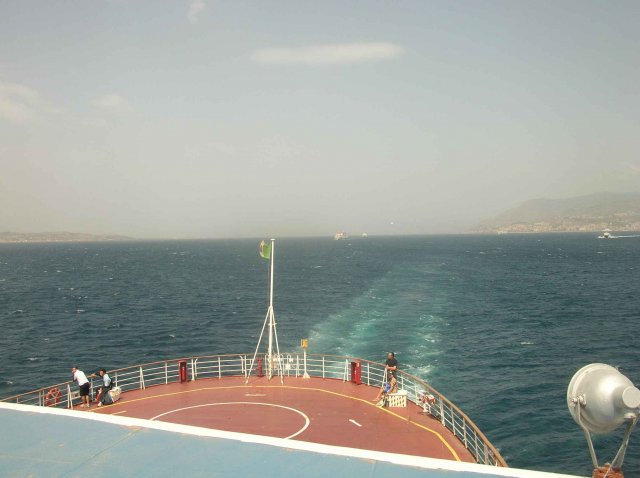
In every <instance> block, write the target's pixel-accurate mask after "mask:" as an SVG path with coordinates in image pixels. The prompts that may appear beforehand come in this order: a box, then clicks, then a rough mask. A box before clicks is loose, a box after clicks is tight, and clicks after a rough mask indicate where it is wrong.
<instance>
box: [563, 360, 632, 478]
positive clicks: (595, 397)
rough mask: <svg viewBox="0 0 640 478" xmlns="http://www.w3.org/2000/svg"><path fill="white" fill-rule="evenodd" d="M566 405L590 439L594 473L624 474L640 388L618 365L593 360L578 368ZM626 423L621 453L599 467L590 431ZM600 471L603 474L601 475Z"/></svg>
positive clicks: (609, 428)
mask: <svg viewBox="0 0 640 478" xmlns="http://www.w3.org/2000/svg"><path fill="white" fill-rule="evenodd" d="M567 406H568V407H569V412H570V413H571V416H572V417H573V419H574V420H575V421H576V423H577V424H578V425H579V426H580V428H582V431H583V432H584V435H585V437H586V439H587V444H588V445H589V453H590V454H591V460H592V462H593V466H594V474H593V476H594V477H596V476H610V477H613V476H622V473H621V471H620V469H621V467H622V461H623V460H624V454H625V452H626V449H627V445H628V443H629V436H630V435H631V431H632V430H633V428H634V427H635V425H636V423H637V421H638V417H639V416H640V390H638V388H637V387H635V386H634V385H633V383H632V382H631V380H629V379H628V378H627V377H625V376H624V375H623V374H622V373H620V371H619V370H618V369H616V368H615V367H612V366H610V365H606V364H602V363H592V364H589V365H586V366H584V367H582V368H581V369H580V370H578V371H577V372H576V373H575V375H574V376H573V378H572V379H571V382H570V383H569V387H568V389H567ZM625 422H626V423H627V429H626V431H625V434H624V438H623V440H622V445H621V446H620V449H619V450H618V453H617V454H616V456H615V457H614V459H613V460H612V461H611V464H607V465H606V466H605V467H598V461H597V459H596V454H595V450H594V448H593V442H592V440H591V434H592V433H594V434H601V433H609V432H611V431H613V430H615V429H616V428H618V427H619V426H620V425H622V424H623V423H625ZM598 470H602V473H604V474H602V475H601V474H598Z"/></svg>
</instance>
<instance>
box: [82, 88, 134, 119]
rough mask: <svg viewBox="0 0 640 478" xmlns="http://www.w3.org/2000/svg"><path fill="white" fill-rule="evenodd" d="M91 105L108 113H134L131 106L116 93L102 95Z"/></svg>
mask: <svg viewBox="0 0 640 478" xmlns="http://www.w3.org/2000/svg"><path fill="white" fill-rule="evenodd" d="M91 104H92V105H93V106H95V107H96V108H98V109H100V110H102V111H104V112H107V113H115V114H127V113H131V112H132V111H133V107H132V106H131V104H130V103H129V102H128V101H127V100H126V99H125V98H123V97H122V96H120V95H118V94H116V93H109V94H107V95H102V96H100V97H98V98H96V99H94V100H93V101H92V102H91Z"/></svg>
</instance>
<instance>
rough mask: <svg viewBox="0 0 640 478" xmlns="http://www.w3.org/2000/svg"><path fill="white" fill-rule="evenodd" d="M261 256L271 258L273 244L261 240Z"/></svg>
mask: <svg viewBox="0 0 640 478" xmlns="http://www.w3.org/2000/svg"><path fill="white" fill-rule="evenodd" d="M259 252H260V257H262V258H263V259H267V260H268V259H271V244H267V243H266V242H264V241H260V251H259Z"/></svg>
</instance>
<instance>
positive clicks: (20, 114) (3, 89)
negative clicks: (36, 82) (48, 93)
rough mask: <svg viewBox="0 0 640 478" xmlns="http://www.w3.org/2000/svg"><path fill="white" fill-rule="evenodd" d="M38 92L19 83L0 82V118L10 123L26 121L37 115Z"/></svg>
mask: <svg viewBox="0 0 640 478" xmlns="http://www.w3.org/2000/svg"><path fill="white" fill-rule="evenodd" d="M38 101H39V95H38V92H37V91H36V90H34V89H32V88H29V87H28V86H25V85H21V84H19V83H3V82H0V118H3V119H5V120H7V121H10V122H11V123H17V124H21V123H28V122H30V121H32V120H34V119H35V118H36V116H37V111H36V107H37V104H38Z"/></svg>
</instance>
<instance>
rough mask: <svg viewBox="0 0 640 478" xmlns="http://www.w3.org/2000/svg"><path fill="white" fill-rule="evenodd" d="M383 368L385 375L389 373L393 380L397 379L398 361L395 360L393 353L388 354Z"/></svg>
mask: <svg viewBox="0 0 640 478" xmlns="http://www.w3.org/2000/svg"><path fill="white" fill-rule="evenodd" d="M384 368H385V370H386V371H387V373H389V372H391V375H393V378H395V379H396V380H397V379H398V376H397V370H398V361H397V360H396V355H395V354H394V353H393V352H389V355H387V361H386V362H385V363H384Z"/></svg>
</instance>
